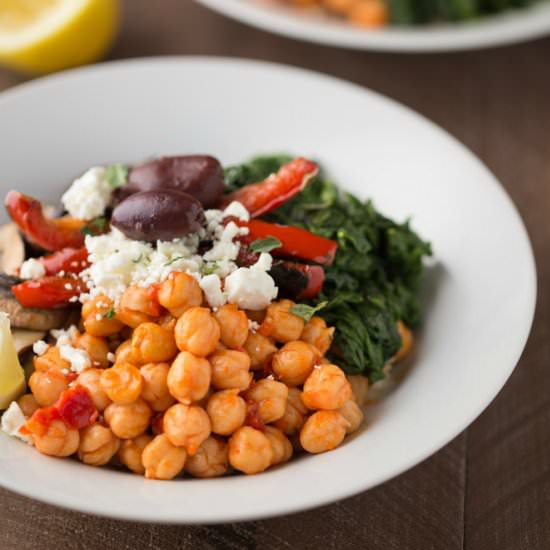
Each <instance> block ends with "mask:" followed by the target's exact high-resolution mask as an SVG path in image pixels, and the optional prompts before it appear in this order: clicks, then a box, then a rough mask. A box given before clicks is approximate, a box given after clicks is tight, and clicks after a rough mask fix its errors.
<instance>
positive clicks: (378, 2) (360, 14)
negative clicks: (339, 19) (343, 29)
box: [348, 0, 390, 28]
mask: <svg viewBox="0 0 550 550" xmlns="http://www.w3.org/2000/svg"><path fill="white" fill-rule="evenodd" d="M348 17H349V19H350V21H351V22H352V23H355V24H357V25H360V26H362V27H370V28H377V27H381V26H383V25H385V24H386V23H387V22H388V21H389V18H390V13H389V10H388V6H387V5H386V3H385V2H384V1H383V0H355V2H353V4H352V5H351V7H350V10H349V12H348Z"/></svg>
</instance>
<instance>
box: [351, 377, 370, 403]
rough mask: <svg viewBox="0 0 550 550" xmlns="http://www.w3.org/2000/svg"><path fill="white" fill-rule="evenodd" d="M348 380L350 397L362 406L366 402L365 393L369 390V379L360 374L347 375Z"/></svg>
mask: <svg viewBox="0 0 550 550" xmlns="http://www.w3.org/2000/svg"><path fill="white" fill-rule="evenodd" d="M347 378H348V382H349V383H350V386H351V391H352V399H354V400H355V402H356V403H357V404H358V405H359V406H360V407H362V406H363V405H365V403H366V402H367V393H368V391H369V379H368V378H367V377H366V376H362V375H360V374H356V375H348V377H347Z"/></svg>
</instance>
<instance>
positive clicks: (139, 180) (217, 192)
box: [120, 155, 224, 208]
mask: <svg viewBox="0 0 550 550" xmlns="http://www.w3.org/2000/svg"><path fill="white" fill-rule="evenodd" d="M157 189H178V190H179V191H184V192H185V193H189V194H190V195H193V197H195V198H196V199H197V200H199V201H200V202H201V203H202V205H203V206H204V207H205V208H211V207H213V206H216V205H217V204H218V202H219V201H220V199H221V197H222V195H223V191H224V180H223V170H222V167H221V164H220V163H219V161H218V160H216V159H215V158H214V157H210V156H207V155H188V156H179V157H161V158H159V159H155V160H150V161H148V162H145V163H144V164H140V165H139V166H135V167H134V168H132V169H131V170H130V174H129V175H128V184H127V185H125V186H124V187H122V188H121V189H120V197H121V198H123V197H124V196H128V195H130V194H132V193H137V192H140V191H155V190H157Z"/></svg>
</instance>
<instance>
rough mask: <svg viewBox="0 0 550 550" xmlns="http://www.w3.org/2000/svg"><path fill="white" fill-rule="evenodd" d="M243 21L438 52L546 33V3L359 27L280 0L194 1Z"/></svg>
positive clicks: (315, 37) (365, 45)
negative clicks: (461, 17)
mask: <svg viewBox="0 0 550 550" xmlns="http://www.w3.org/2000/svg"><path fill="white" fill-rule="evenodd" d="M197 1H198V2H200V3H201V4H204V5H205V6H208V7H209V8H212V9H213V10H216V11H218V12H220V13H223V14H225V15H227V16H229V17H232V18H234V19H238V20H239V21H242V22H243V23H248V24H249V25H252V26H254V27H259V28H260V29H264V30H266V31H271V32H274V33H277V34H282V35H284V36H289V37H291V38H297V39H300V40H307V41H309V42H316V43H318V44H327V45H331V46H342V47H345V48H356V49H360V50H382V51H395V52H438V51H439V52H442V51H452V50H469V49H475V48H488V47H492V46H502V45H504V44H512V43H515V42H522V41H525V40H530V39H533V38H538V37H540V36H543V35H545V34H548V33H550V4H549V3H548V2H545V1H541V2H539V3H535V4H533V5H532V6H530V7H527V8H524V9H516V10H508V11H505V12H502V13H500V14H497V15H493V16H486V17H483V18H480V19H478V20H474V21H469V22H462V23H438V24H435V23H434V24H431V25H423V26H410V27H404V26H397V25H396V26H387V27H384V28H381V29H374V30H370V29H363V28H360V27H356V26H354V25H351V24H349V23H347V22H345V21H341V20H339V19H337V18H335V17H332V16H329V15H326V14H325V13H323V12H322V11H321V10H319V9H298V8H293V7H291V6H286V5H284V2H283V1H282V0H197Z"/></svg>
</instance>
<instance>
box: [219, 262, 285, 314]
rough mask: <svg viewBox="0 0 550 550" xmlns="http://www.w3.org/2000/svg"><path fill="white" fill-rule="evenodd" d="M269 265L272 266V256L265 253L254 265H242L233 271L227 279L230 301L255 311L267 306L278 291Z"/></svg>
mask: <svg viewBox="0 0 550 550" xmlns="http://www.w3.org/2000/svg"><path fill="white" fill-rule="evenodd" d="M267 266H269V267H271V256H270V255H269V254H265V253H264V254H261V255H260V258H259V260H258V262H257V263H256V264H255V265H253V266H252V267H240V268H239V269H237V270H236V271H234V272H233V273H231V274H230V275H229V276H228V277H227V278H226V279H225V294H226V296H227V300H228V302H231V303H233V304H236V305H237V306H238V307H239V308H241V309H250V310H253V311H254V310H260V309H264V308H266V307H267V306H268V305H269V304H270V303H271V301H272V300H274V299H275V298H276V297H277V292H278V289H277V287H276V286H275V281H274V280H273V279H272V278H271V276H270V275H269V274H268V273H267V270H266V268H267V269H269V267H267Z"/></svg>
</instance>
